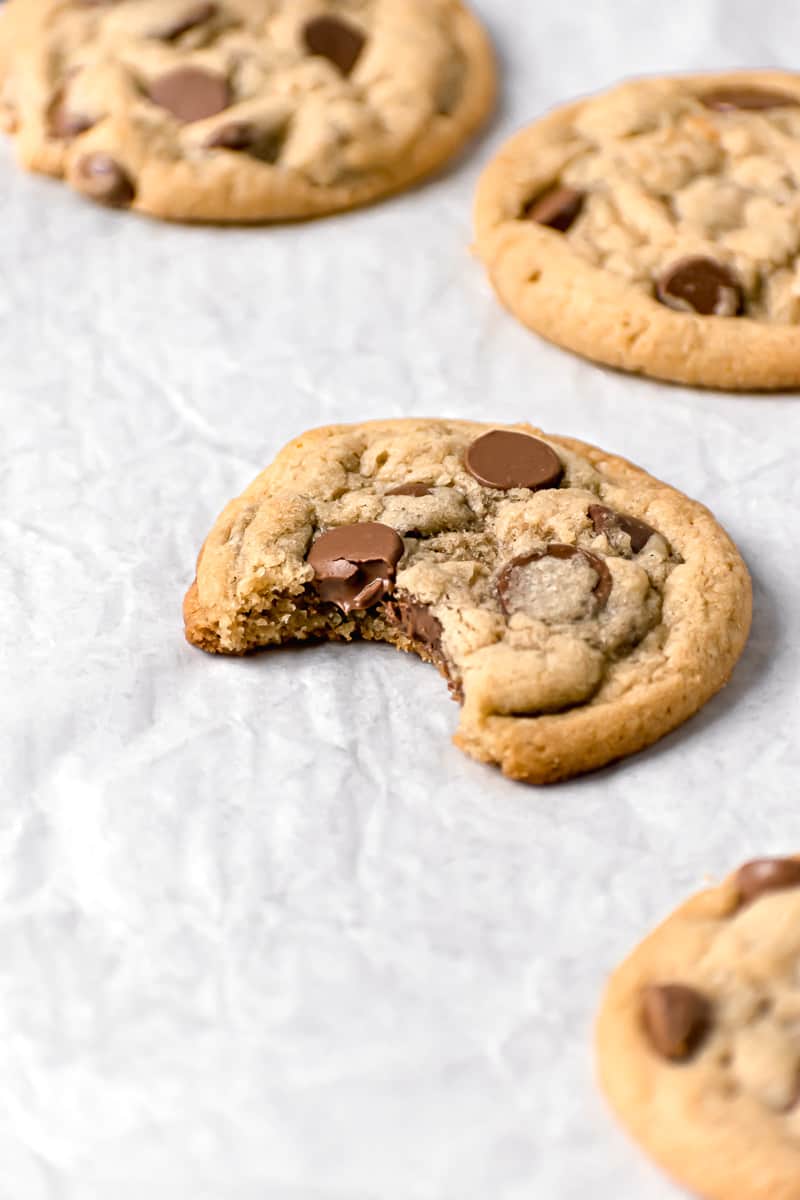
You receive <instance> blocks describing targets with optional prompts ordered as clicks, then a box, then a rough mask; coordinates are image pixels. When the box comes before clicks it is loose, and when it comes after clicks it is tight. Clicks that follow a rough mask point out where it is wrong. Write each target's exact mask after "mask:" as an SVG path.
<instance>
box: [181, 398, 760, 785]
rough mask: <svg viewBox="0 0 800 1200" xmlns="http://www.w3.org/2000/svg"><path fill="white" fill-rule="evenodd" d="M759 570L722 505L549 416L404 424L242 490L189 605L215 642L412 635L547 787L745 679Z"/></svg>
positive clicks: (473, 744) (271, 472)
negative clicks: (730, 531) (556, 426)
mask: <svg viewBox="0 0 800 1200" xmlns="http://www.w3.org/2000/svg"><path fill="white" fill-rule="evenodd" d="M750 604H751V600H750V580H749V576H748V574H747V570H746V568H745V566H744V564H743V562H742V560H741V558H740V557H739V554H738V553H737V551H736V548H735V547H734V546H733V544H732V543H731V541H730V539H729V538H728V537H727V535H726V534H725V533H724V531H723V530H722V529H720V527H719V525H717V523H716V522H715V521H714V519H713V517H712V516H711V514H710V513H709V512H708V511H707V509H705V508H703V507H702V505H700V504H697V503H695V502H694V501H692V500H688V499H687V498H686V497H685V496H682V495H681V494H680V493H678V492H676V491H674V490H673V489H672V488H669V487H667V486H666V485H665V484H663V483H659V482H658V481H657V480H655V479H652V478H651V477H650V476H649V475H647V474H646V473H645V472H644V471H642V470H640V469H639V468H638V467H634V466H632V465H631V464H630V463H627V462H625V461H624V460H623V459H621V458H615V457H613V456H610V455H608V454H606V453H605V452H604V451H602V450H597V449H595V448H594V447H592V446H587V445H584V444H583V443H581V442H576V441H573V440H571V439H569V438H562V437H552V436H550V435H547V436H545V435H543V434H541V433H539V432H538V431H537V430H534V429H531V428H530V427H529V426H525V425H520V426H514V427H513V428H512V427H497V426H492V425H481V424H476V423H473V422H468V421H444V420H443V421H429V420H394V421H375V422H369V423H366V424H362V425H352V426H346V425H339V426H331V427H329V428H326V429H318V430H315V431H314V432H312V433H308V434H305V435H303V436H302V437H300V438H298V439H297V440H296V441H294V442H291V443H290V444H289V445H288V446H287V447H286V448H285V449H284V450H283V451H282V452H281V453H280V454H279V455H278V457H277V459H276V460H275V462H274V463H273V464H272V466H271V467H268V468H267V470H266V471H264V472H263V474H261V475H260V476H259V477H258V479H256V481H255V482H254V483H253V484H251V486H250V487H249V488H248V489H247V491H246V492H244V494H243V495H242V496H241V497H240V498H239V499H238V500H234V501H233V503H231V504H229V505H228V507H227V508H226V509H225V511H224V512H223V514H222V516H221V517H220V518H219V520H218V521H217V523H216V525H215V526H214V529H213V530H212V532H211V534H210V536H209V537H208V539H207V541H206V543H205V546H204V547H203V550H202V552H201V554H200V558H199V561H198V566H197V578H196V581H195V583H194V584H193V585H192V587H191V588H190V590H189V593H188V595H187V597H186V602H185V606H184V615H185V621H186V635H187V637H188V639H189V641H190V642H193V643H194V644H195V645H197V646H200V647H201V648H202V649H204V650H208V651H211V652H213V653H220V654H244V653H246V652H248V651H250V650H256V649H259V648H261V647H265V646H272V645H278V644H281V643H285V642H291V641H296V640H299V639H308V638H316V639H336V640H343V641H349V640H350V639H352V638H355V637H362V638H367V639H371V640H376V641H386V642H391V643H392V644H393V645H395V646H398V647H399V648H400V649H402V650H411V651H414V652H416V653H417V654H419V655H420V656H421V657H422V658H424V659H427V660H429V661H430V662H432V663H434V664H435V665H436V666H437V667H438V668H439V670H440V671H441V672H442V674H443V675H444V676H445V677H446V678H447V679H448V681H449V683H450V687H451V689H452V691H453V694H454V695H455V697H456V698H457V699H458V700H459V701H460V702H461V705H462V708H461V721H460V724H459V729H458V733H457V735H456V742H457V744H458V745H459V746H461V747H462V749H464V750H465V751H466V752H467V753H468V754H471V755H472V756H473V757H475V758H478V759H481V760H482V761H485V762H492V763H498V764H499V765H500V766H501V767H502V769H503V770H504V771H505V773H506V774H507V775H510V776H512V777H514V778H516V779H524V780H529V781H531V782H534V783H546V782H550V781H554V780H558V779H565V778H567V777H568V776H570V775H575V774H577V773H579V772H581V771H588V770H590V769H592V768H594V767H599V766H602V765H603V764H604V763H607V762H609V761H611V760H612V759H616V758H619V757H621V756H622V755H625V754H631V753H632V752H634V751H635V750H639V749H640V748H641V747H643V746H646V745H648V744H649V743H651V742H653V741H655V740H656V739H657V738H659V737H661V736H662V734H664V733H667V732H668V731H669V730H670V729H674V728H675V726H676V725H679V724H680V723H681V722H682V721H684V720H686V718H687V717H689V716H691V715H692V713H694V712H695V711H696V710H697V709H698V708H700V706H701V705H702V704H703V703H704V702H705V701H706V700H707V699H708V698H709V697H710V696H712V695H713V694H714V692H716V691H717V690H718V689H719V688H720V687H722V685H723V684H724V683H725V682H726V680H727V679H728V677H729V675H730V673H731V671H732V670H733V666H734V664H735V662H736V660H737V658H738V657H739V654H740V653H741V650H742V648H743V646H744V643H745V640H746V638H747V633H748V630H749V626H750Z"/></svg>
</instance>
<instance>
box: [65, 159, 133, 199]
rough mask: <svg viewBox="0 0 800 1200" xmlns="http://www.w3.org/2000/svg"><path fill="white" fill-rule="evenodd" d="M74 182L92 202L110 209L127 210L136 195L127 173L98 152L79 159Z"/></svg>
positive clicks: (112, 160)
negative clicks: (107, 206) (108, 206)
mask: <svg viewBox="0 0 800 1200" xmlns="http://www.w3.org/2000/svg"><path fill="white" fill-rule="evenodd" d="M76 182H77V184H78V186H79V187H80V189H81V191H82V192H84V193H85V194H86V195H87V196H89V197H90V198H91V199H92V200H96V201H97V202H98V204H108V205H110V206H111V207H112V208H127V207H128V205H129V204H130V203H131V201H132V200H133V198H134V196H135V195H136V191H135V188H134V186H133V182H132V180H131V177H130V175H129V174H128V172H127V171H126V170H125V169H124V167H121V166H120V165H119V163H118V162H117V161H116V160H115V159H113V158H112V157H111V155H110V154H104V153H103V152H102V151H100V150H96V151H95V152H94V153H93V154H84V156H83V158H81V159H79V161H78V165H77V173H76Z"/></svg>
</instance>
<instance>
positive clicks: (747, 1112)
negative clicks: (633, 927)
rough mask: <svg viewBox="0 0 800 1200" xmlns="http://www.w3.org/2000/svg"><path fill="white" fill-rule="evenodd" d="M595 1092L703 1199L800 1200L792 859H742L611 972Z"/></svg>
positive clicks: (798, 938)
mask: <svg viewBox="0 0 800 1200" xmlns="http://www.w3.org/2000/svg"><path fill="white" fill-rule="evenodd" d="M597 1051H598V1059H599V1073H600V1079H601V1082H602V1085H603V1087H604V1089H605V1091H606V1093H607V1094H608V1097H609V1099H610V1101H611V1103H612V1105H613V1107H614V1108H615V1110H616V1112H617V1114H618V1115H619V1117H620V1119H621V1120H622V1122H623V1123H624V1124H625V1125H626V1126H627V1128H628V1129H629V1130H630V1132H631V1133H632V1134H633V1136H634V1138H636V1140H637V1141H638V1142H640V1143H641V1144H642V1146H643V1147H644V1148H645V1149H646V1150H647V1151H648V1152H649V1153H650V1154H651V1155H652V1156H653V1157H654V1158H655V1159H656V1161H657V1162H658V1163H660V1165H661V1166H663V1167H664V1168H665V1169H666V1170H667V1171H669V1172H670V1173H671V1174H672V1175H673V1176H674V1177H675V1179H677V1180H678V1181H679V1182H680V1183H682V1184H684V1185H685V1186H686V1187H687V1188H689V1189H691V1190H692V1191H693V1192H695V1193H696V1194H697V1195H698V1196H703V1197H705V1198H706V1200H798V1198H800V857H798V858H778V859H774V858H772V859H760V860H756V861H754V862H750V863H747V864H746V865H745V866H743V867H741V868H740V870H739V871H737V872H736V873H735V874H734V875H732V876H731V877H730V878H729V879H727V880H726V881H725V882H724V883H723V884H721V885H720V886H719V887H715V888H711V889H710V890H708V891H704V892H701V893H700V894H699V895H697V896H695V897H694V898H693V899H691V900H689V901H688V902H687V903H686V904H684V905H682V907H681V908H679V909H678V910H677V911H676V912H675V913H673V915H672V916H671V917H669V918H668V919H667V920H666V921H665V922H664V924H663V925H661V926H660V927H659V928H658V929H657V930H656V931H655V933H653V934H651V935H650V937H648V938H647V940H646V941H645V942H643V943H642V945H641V946H639V948H638V949H637V950H635V951H634V952H633V954H632V955H631V957H630V958H629V959H628V960H627V962H625V963H624V964H623V966H622V967H620V968H619V970H618V971H616V972H615V973H614V975H613V976H612V978H611V982H610V984H609V986H608V990H607V993H606V996H605V1000H604V1002H603V1007H602V1010H601V1013H600V1018H599V1022H598V1028H597Z"/></svg>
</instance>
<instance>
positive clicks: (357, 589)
mask: <svg viewBox="0 0 800 1200" xmlns="http://www.w3.org/2000/svg"><path fill="white" fill-rule="evenodd" d="M404 549H405V547H404V546H403V539H402V538H401V537H400V536H399V535H398V534H397V533H396V531H395V530H394V529H390V528H389V526H388V525H380V524H378V523H377V522H375V521H370V522H366V523H364V524H362V525H341V526H339V527H337V528H336V529H329V530H328V532H327V533H323V534H322V535H321V536H320V537H318V538H317V540H316V541H315V542H314V544H313V546H312V547H311V549H310V551H309V554H308V562H309V563H310V565H311V566H312V567H313V568H314V583H315V586H316V589H317V591H318V593H319V595H320V597H321V598H322V599H323V600H326V601H328V602H329V603H330V604H336V605H338V607H339V608H340V609H341V610H342V612H344V613H350V612H354V611H362V610H364V609H367V608H370V607H371V606H372V605H373V604H377V603H378V601H379V600H381V599H382V598H383V597H384V596H386V595H388V594H389V592H390V591H391V589H392V586H393V584H394V578H395V569H396V567H397V564H398V562H399V561H400V559H401V558H402V557H403V551H404Z"/></svg>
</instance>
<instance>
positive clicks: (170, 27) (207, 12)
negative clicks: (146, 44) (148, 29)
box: [153, 3, 218, 42]
mask: <svg viewBox="0 0 800 1200" xmlns="http://www.w3.org/2000/svg"><path fill="white" fill-rule="evenodd" d="M217 12H218V9H217V6H216V4H205V3H201V4H195V5H193V6H192V7H191V8H185V9H184V10H183V12H182V13H178V14H177V15H176V16H175V17H174V18H173V19H172V20H171V21H169V22H168V23H167V24H166V25H162V26H160V27H159V28H158V29H157V30H156V31H155V32H154V34H153V37H157V38H160V40H161V41H164V42H176V41H177V40H178V38H180V37H183V35H184V34H185V33H189V31H190V30H192V29H196V28H197V27H198V25H205V24H206V22H207V21H210V20H211V19H212V17H215V16H216V15H217Z"/></svg>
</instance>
